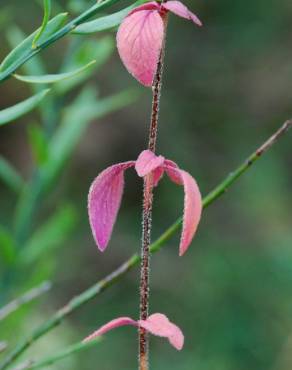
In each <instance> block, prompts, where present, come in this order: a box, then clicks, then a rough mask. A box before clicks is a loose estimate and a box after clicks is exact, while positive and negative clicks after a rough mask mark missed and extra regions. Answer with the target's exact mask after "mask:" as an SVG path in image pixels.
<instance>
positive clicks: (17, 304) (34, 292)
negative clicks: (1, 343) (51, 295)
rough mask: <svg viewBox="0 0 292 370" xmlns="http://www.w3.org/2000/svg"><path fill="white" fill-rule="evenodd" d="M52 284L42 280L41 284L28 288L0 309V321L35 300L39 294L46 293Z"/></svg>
mask: <svg viewBox="0 0 292 370" xmlns="http://www.w3.org/2000/svg"><path fill="white" fill-rule="evenodd" d="M51 286H52V284H51V283H50V282H49V281H45V282H43V283H42V284H41V285H39V286H37V287H35V288H33V289H31V290H29V291H28V292H26V293H25V294H23V295H22V296H21V297H19V298H16V299H15V300H14V301H12V302H10V303H8V304H7V305H6V306H4V307H3V308H1V309H0V321H1V320H4V319H5V318H6V317H7V316H9V315H10V314H12V313H13V312H15V311H17V310H18V309H19V308H21V307H22V306H23V305H25V304H27V303H29V302H31V301H33V300H35V299H36V298H38V297H39V296H41V295H43V294H44V293H46V292H47V291H48V290H50V289H51Z"/></svg>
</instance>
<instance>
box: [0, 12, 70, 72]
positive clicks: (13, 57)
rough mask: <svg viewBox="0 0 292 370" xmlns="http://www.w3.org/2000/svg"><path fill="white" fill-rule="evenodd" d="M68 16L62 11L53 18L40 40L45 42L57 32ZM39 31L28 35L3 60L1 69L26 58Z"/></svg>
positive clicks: (3, 69)
mask: <svg viewBox="0 0 292 370" xmlns="http://www.w3.org/2000/svg"><path fill="white" fill-rule="evenodd" d="M66 18H67V13H61V14H58V15H56V17H54V18H53V19H51V20H50V21H49V22H48V24H47V27H46V28H45V30H44V32H43V33H42V35H41V36H40V39H39V42H40V43H41V42H43V41H44V40H46V38H47V37H49V36H50V35H52V34H53V33H55V32H56V31H57V30H58V29H59V28H60V27H61V26H62V25H63V23H64V21H65V20H66ZM37 32H39V30H37V31H35V32H34V33H32V34H31V35H30V36H28V37H27V38H26V39H25V40H23V41H22V42H21V43H20V44H19V45H18V46H16V48H14V49H13V50H12V51H11V52H10V53H9V54H8V55H7V57H6V58H5V59H4V60H3V62H2V64H1V65H0V71H1V72H3V71H5V70H6V69H7V68H9V67H10V66H12V65H13V64H14V63H16V62H17V61H18V60H19V59H20V58H25V57H26V56H27V55H29V54H30V52H31V50H32V42H33V39H34V37H35V35H36V34H37Z"/></svg>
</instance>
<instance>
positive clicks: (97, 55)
mask: <svg viewBox="0 0 292 370" xmlns="http://www.w3.org/2000/svg"><path fill="white" fill-rule="evenodd" d="M74 41H75V42H77V43H79V41H81V40H78V39H74ZM72 49H73V47H72ZM114 49H115V43H114V40H113V37H112V36H109V35H107V36H105V37H103V38H100V39H99V40H98V41H96V40H91V39H86V40H83V38H82V41H81V44H79V45H78V46H76V47H75V48H74V52H72V53H71V55H70V57H69V58H68V59H67V60H66V62H65V64H64V66H63V69H64V70H71V69H72V70H73V69H76V68H80V67H81V66H82V65H84V64H87V63H88V61H90V60H91V59H92V58H93V59H95V60H96V65H95V67H94V70H93V69H88V70H86V71H84V72H83V73H82V74H78V75H76V76H75V77H72V78H70V79H68V80H63V81H61V82H60V83H57V84H56V85H55V91H57V93H58V94H60V95H64V94H65V93H67V92H68V91H70V90H71V89H73V88H74V87H76V86H78V85H80V84H81V83H82V82H84V81H85V80H86V79H88V78H89V77H90V76H92V72H93V71H94V72H96V71H97V70H98V68H100V67H101V66H102V65H103V64H104V63H105V62H106V61H107V60H108V59H109V57H110V56H111V55H112V53H113V51H114Z"/></svg>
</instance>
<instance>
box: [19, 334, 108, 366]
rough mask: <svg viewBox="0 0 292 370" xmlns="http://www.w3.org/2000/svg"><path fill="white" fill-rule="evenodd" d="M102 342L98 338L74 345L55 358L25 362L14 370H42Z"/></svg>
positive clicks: (49, 357) (54, 356)
mask: <svg viewBox="0 0 292 370" xmlns="http://www.w3.org/2000/svg"><path fill="white" fill-rule="evenodd" d="M101 340H102V339H101V338H97V339H94V340H91V341H89V342H86V343H84V342H81V343H77V344H73V345H72V346H69V347H68V348H66V349H64V350H63V351H60V352H58V353H56V354H55V355H53V356H48V357H46V358H44V359H42V360H40V361H34V360H28V361H25V362H23V363H22V364H20V365H18V366H17V367H15V368H14V369H13V370H28V369H41V368H43V367H47V366H50V365H53V364H55V363H56V362H59V361H60V360H63V359H64V358H66V357H68V356H71V355H73V354H76V353H79V352H81V351H84V350H86V349H89V348H91V347H93V346H95V345H96V344H97V343H100V342H101Z"/></svg>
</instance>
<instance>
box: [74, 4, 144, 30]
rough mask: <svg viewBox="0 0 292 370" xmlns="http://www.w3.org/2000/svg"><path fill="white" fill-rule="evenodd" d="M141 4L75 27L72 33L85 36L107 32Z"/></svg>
mask: <svg viewBox="0 0 292 370" xmlns="http://www.w3.org/2000/svg"><path fill="white" fill-rule="evenodd" d="M139 3H141V2H140V1H137V2H136V3H135V4H133V5H131V6H128V7H127V8H125V9H123V10H120V11H119V12H116V13H113V14H110V15H106V16H104V17H100V18H97V19H95V20H94V21H90V22H86V23H83V24H81V25H80V26H78V27H76V28H75V29H74V30H73V31H72V33H73V34H77V35H87V34H91V33H95V32H101V31H107V30H110V29H112V28H114V27H118V26H119V25H120V24H121V22H122V20H123V19H124V18H125V17H126V16H127V15H128V14H129V12H130V11H131V10H132V9H134V8H135V7H136V6H137V5H139Z"/></svg>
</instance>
